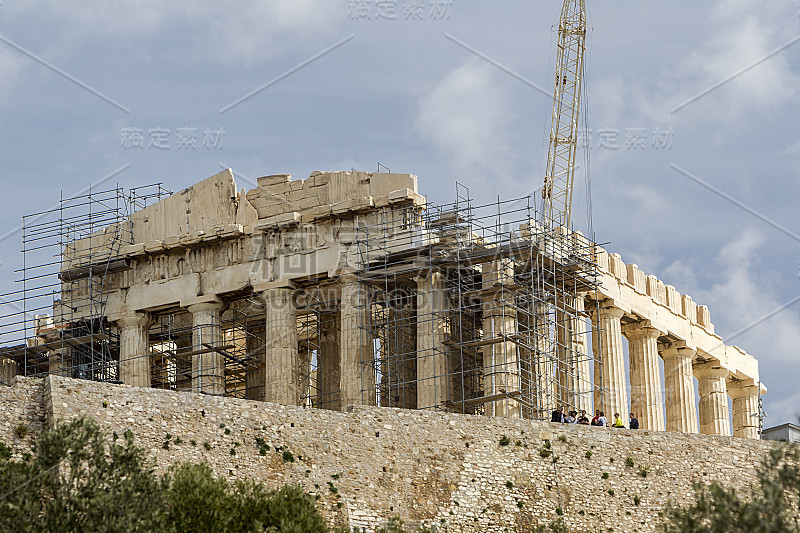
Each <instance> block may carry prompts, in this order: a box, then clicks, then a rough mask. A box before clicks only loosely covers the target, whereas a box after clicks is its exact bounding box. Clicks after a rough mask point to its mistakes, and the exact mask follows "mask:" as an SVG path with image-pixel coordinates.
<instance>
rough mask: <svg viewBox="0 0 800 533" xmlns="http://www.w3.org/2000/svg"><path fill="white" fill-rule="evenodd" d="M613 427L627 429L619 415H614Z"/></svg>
mask: <svg viewBox="0 0 800 533" xmlns="http://www.w3.org/2000/svg"><path fill="white" fill-rule="evenodd" d="M611 427H614V428H617V429H620V428H622V429H625V424H624V423H623V422H622V418H621V417H620V416H619V413H614V423H613V424H611Z"/></svg>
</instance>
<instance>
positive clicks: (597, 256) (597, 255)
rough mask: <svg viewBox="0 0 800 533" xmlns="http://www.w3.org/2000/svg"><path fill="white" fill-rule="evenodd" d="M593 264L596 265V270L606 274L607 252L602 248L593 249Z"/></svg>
mask: <svg viewBox="0 0 800 533" xmlns="http://www.w3.org/2000/svg"><path fill="white" fill-rule="evenodd" d="M594 262H595V263H596V264H597V268H598V270H600V271H601V272H608V252H606V250H605V248H603V247H602V246H595V247H594Z"/></svg>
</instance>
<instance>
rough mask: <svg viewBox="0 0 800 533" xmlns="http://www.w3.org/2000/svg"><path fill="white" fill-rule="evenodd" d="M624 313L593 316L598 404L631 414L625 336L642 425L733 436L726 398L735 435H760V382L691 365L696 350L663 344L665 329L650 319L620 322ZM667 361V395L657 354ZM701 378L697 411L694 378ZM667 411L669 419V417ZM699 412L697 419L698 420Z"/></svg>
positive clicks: (604, 309) (604, 310) (634, 407)
mask: <svg viewBox="0 0 800 533" xmlns="http://www.w3.org/2000/svg"><path fill="white" fill-rule="evenodd" d="M623 315H624V312H623V311H622V310H621V309H619V308H616V307H613V306H608V305H607V306H601V307H600V308H599V309H598V310H597V311H596V312H595V313H593V314H592V322H593V328H592V330H593V335H594V338H593V342H592V345H593V350H594V358H595V373H594V376H595V378H594V379H595V408H596V409H600V410H603V411H605V412H606V414H608V415H611V414H613V413H620V414H621V415H623V416H624V414H625V413H627V412H628V409H627V397H626V381H625V374H624V359H623V358H624V354H623V351H622V336H623V335H624V336H625V337H626V338H627V339H628V354H629V369H630V386H631V411H632V412H633V413H635V414H636V415H637V417H639V424H640V427H641V428H642V429H651V430H656V431H664V430H667V431H680V432H684V433H698V432H699V433H704V434H708V435H730V434H731V417H730V416H729V412H728V397H730V398H731V399H732V404H733V417H732V418H733V435H734V436H736V437H746V438H753V439H757V438H758V419H757V417H756V416H755V415H756V414H757V413H758V397H759V394H760V390H759V386H758V385H756V384H755V383H753V381H752V380H749V381H734V380H731V381H730V383H731V386H730V387H729V386H728V383H729V378H730V377H731V376H730V372H729V371H728V370H726V369H725V368H722V367H721V366H719V365H718V364H714V363H713V362H705V363H701V364H693V360H694V358H695V355H696V352H695V350H693V349H691V348H689V347H686V346H683V345H680V344H670V345H665V344H659V343H658V338H659V336H661V332H660V331H659V330H657V329H655V328H653V327H652V325H651V324H650V323H649V322H648V321H642V322H639V323H635V324H632V325H626V326H625V327H624V328H623V327H622V324H621V318H622V316H623ZM659 357H661V358H662V359H663V360H664V386H665V390H664V395H663V396H662V391H661V372H660V366H659V364H658V358H659ZM695 376H696V377H697V379H698V382H699V395H700V398H699V409H698V407H697V402H696V398H695V389H694V377H695ZM665 414H666V417H665ZM698 414H699V419H698Z"/></svg>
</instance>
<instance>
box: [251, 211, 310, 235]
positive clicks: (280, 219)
mask: <svg viewBox="0 0 800 533" xmlns="http://www.w3.org/2000/svg"><path fill="white" fill-rule="evenodd" d="M300 220H301V217H300V213H298V212H296V211H291V212H289V213H284V214H282V215H277V216H274V217H270V218H266V219H264V220H259V221H258V223H257V224H255V226H254V228H255V230H256V231H264V230H267V229H274V228H288V227H291V226H296V225H297V224H299V223H300Z"/></svg>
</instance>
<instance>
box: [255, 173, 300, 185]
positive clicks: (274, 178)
mask: <svg viewBox="0 0 800 533" xmlns="http://www.w3.org/2000/svg"><path fill="white" fill-rule="evenodd" d="M290 181H292V175H291V174H272V175H270V176H261V177H260V178H258V179H257V180H256V182H257V183H258V186H259V187H272V186H273V185H280V184H282V183H289V182H290Z"/></svg>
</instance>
